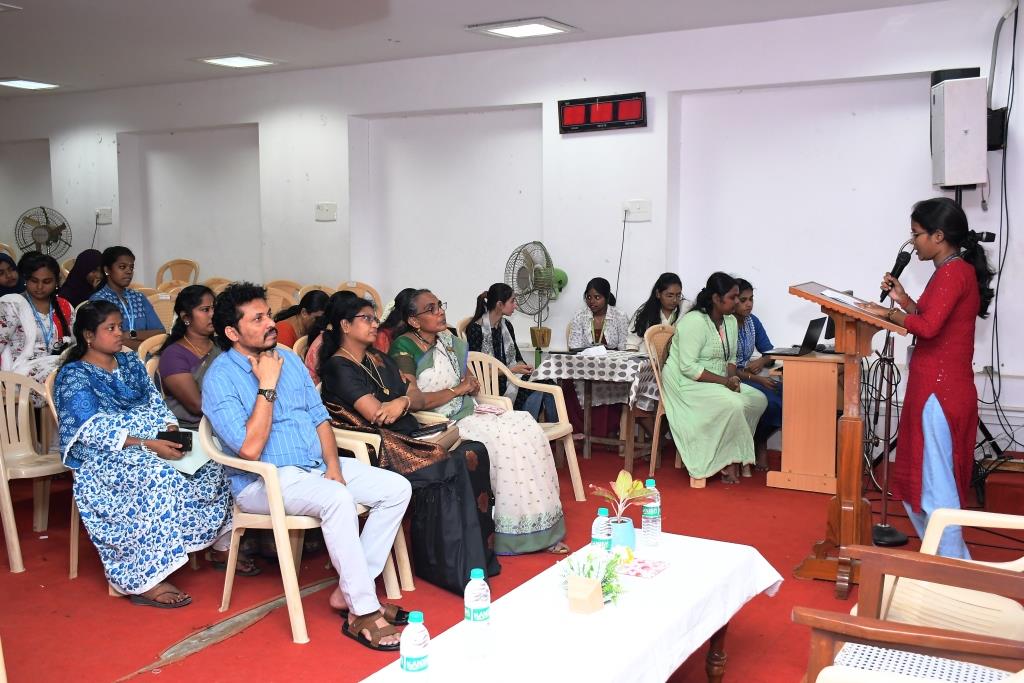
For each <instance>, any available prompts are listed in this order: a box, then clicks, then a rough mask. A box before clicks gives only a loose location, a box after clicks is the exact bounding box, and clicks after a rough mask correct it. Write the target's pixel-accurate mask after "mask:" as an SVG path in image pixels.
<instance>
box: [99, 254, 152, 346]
mask: <svg viewBox="0 0 1024 683" xmlns="http://www.w3.org/2000/svg"><path fill="white" fill-rule="evenodd" d="M134 276H135V254H133V253H132V251H131V249H129V248H128V247H107V248H106V249H104V250H103V286H101V287H100V288H99V289H98V290H96V291H95V292H93V294H92V296H90V297H89V299H90V300H91V301H99V300H102V301H109V302H110V303H112V304H114V305H115V306H117V307H118V308H119V309H121V316H122V319H123V320H124V329H125V339H124V344H125V345H126V346H129V347H131V348H133V349H134V348H138V346H139V342H141V341H143V340H144V339H148V338H150V337H152V336H153V335H155V334H163V333H164V332H166V330H165V329H164V324H163V323H162V322H161V321H160V317H159V316H158V315H157V314H156V311H154V310H153V305H152V304H151V303H149V299H147V298H146V297H145V296H143V295H142V293H141V292H136V291H135V290H134V289H129V288H128V285H130V284H131V283H132V278H133V277H134Z"/></svg>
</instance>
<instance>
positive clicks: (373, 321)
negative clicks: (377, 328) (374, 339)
mask: <svg viewBox="0 0 1024 683" xmlns="http://www.w3.org/2000/svg"><path fill="white" fill-rule="evenodd" d="M352 317H353V318H362V319H363V320H365V321H366V324H367V325H380V318H378V317H377V316H375V315H370V314H369V313H358V314H356V315H354V316H352Z"/></svg>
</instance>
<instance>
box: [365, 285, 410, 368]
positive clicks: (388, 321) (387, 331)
mask: <svg viewBox="0 0 1024 683" xmlns="http://www.w3.org/2000/svg"><path fill="white" fill-rule="evenodd" d="M414 291H416V290H415V289H413V288H411V287H406V288H405V289H403V290H401V291H400V292H398V294H396V295H395V298H394V299H393V300H392V301H391V303H390V304H388V305H387V306H385V307H384V312H383V313H382V314H381V316H382V318H383V321H382V322H381V324H380V329H379V330H377V338H376V339H375V340H374V341H373V348H375V349H377V350H378V351H380V352H381V353H387V352H388V351H389V350H390V349H391V341H392V340H393V339H394V338H395V330H396V329H398V326H399V325H401V324H402V311H401V309H400V308H399V307H398V306H396V305H395V304H397V302H398V300H399V299H400V298H404V297H406V296H408V295H409V294H411V293H412V292H414Z"/></svg>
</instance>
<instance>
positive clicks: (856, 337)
mask: <svg viewBox="0 0 1024 683" xmlns="http://www.w3.org/2000/svg"><path fill="white" fill-rule="evenodd" d="M826 289H831V290H833V291H840V290H838V289H836V288H834V287H826V286H825V285H822V284H819V283H817V282H806V283H804V284H800V285H793V286H792V287H790V288H789V293H790V294H792V295H793V296H797V297H800V298H801V299H806V300H808V301H811V302H813V303H816V304H818V305H819V306H821V310H822V312H823V313H825V314H826V315H828V316H830V317H831V318H832V320H833V321H834V322H835V325H836V351H838V352H839V353H841V354H843V379H844V387H843V416H842V417H841V418H839V430H838V450H839V472H838V479H837V484H836V495H835V496H833V497H832V499H831V500H830V501H829V506H828V520H827V523H826V526H825V538H824V539H823V540H821V541H818V542H817V543H815V544H814V546H813V547H812V548H811V554H810V555H809V556H808V557H807V558H805V559H804V561H803V562H801V563H800V564H799V565H798V566H797V568H796V570H795V571H794V574H795V575H796V577H797V578H800V579H826V580H828V581H835V583H836V597H837V598H841V599H845V598H847V597H848V596H849V594H850V584H851V583H856V582H857V579H858V568H857V567H856V566H854V564H853V560H852V559H851V558H850V556H849V554H848V553H847V548H849V547H850V546H852V545H864V544H870V542H871V507H870V505H869V504H868V501H867V500H865V499H864V497H863V495H862V489H863V474H864V467H863V447H864V418H863V417H862V416H861V412H860V361H861V358H863V357H865V356H870V355H871V338H872V337H874V336H875V334H876V333H877V332H878V331H879V330H883V329H885V330H892V331H893V332H895V333H897V334H901V335H905V334H906V333H907V331H906V329H905V328H903V327H900V326H899V325H895V324H893V323H890V322H889V321H887V320H885V319H884V318H877V317H875V316H873V315H871V314H869V313H867V312H866V311H864V310H862V309H860V308H858V307H856V306H850V305H847V304H844V303H841V302H839V301H834V300H832V299H829V298H828V297H826V296H824V295H823V294H822V292H823V291H824V290H826Z"/></svg>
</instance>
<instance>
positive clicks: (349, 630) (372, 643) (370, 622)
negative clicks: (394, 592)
mask: <svg viewBox="0 0 1024 683" xmlns="http://www.w3.org/2000/svg"><path fill="white" fill-rule="evenodd" d="M381 616H383V615H382V614H381V612H380V610H377V611H375V612H370V613H369V614H364V615H363V616H361V617H356V618H355V621H353V622H352V623H351V625H350V624H349V623H348V619H347V618H346V620H345V621H344V622H343V623H342V625H341V632H342V633H343V634H344V635H345V636H347V637H349V638H351V639H352V640H354V641H356V642H357V643H359V644H360V645H363V646H365V647H368V648H370V649H371V650H377V651H379V652H394V651H395V650H397V649H398V648H399V644H398V643H392V644H391V645H381V644H380V641H381V638H385V637H387V636H394V635H398V633H399V631H398V629H397V628H395V627H394V626H392V625H390V624H388V625H387V626H377V620H378V619H380V618H381ZM364 630H365V631H368V632H369V633H370V637H369V638H367V637H366V636H364V635H363V631H364Z"/></svg>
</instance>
